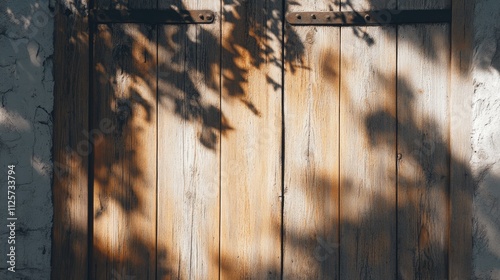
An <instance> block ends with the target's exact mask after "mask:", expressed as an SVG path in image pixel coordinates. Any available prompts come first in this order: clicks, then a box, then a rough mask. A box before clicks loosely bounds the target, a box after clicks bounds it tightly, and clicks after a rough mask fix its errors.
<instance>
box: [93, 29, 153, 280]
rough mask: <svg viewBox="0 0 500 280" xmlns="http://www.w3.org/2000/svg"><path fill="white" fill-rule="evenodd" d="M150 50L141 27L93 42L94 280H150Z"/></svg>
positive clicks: (105, 32)
mask: <svg viewBox="0 0 500 280" xmlns="http://www.w3.org/2000/svg"><path fill="white" fill-rule="evenodd" d="M156 43H157V42H156V28H155V27H153V26H146V25H139V24H112V25H99V26H98V30H97V32H96V35H95V44H94V60H93V64H94V65H93V66H94V67H95V68H94V91H93V99H94V102H95V104H94V105H93V108H94V110H93V113H94V116H93V130H92V131H94V129H97V128H98V127H99V126H102V123H103V122H107V123H108V128H107V131H108V133H107V134H104V133H101V132H100V131H98V132H96V136H95V140H94V145H95V153H94V203H93V204H94V217H93V219H94V239H93V240H94V242H93V245H94V247H93V251H94V252H93V255H94V256H93V266H92V269H93V272H92V278H93V279H116V278H118V279H122V278H123V277H134V278H141V279H154V278H155V273H156V259H155V252H156V231H155V228H156V161H157V158H156V127H157V123H156V99H157V98H156V65H157V63H156ZM103 132H105V131H103ZM99 133H100V134H99Z"/></svg>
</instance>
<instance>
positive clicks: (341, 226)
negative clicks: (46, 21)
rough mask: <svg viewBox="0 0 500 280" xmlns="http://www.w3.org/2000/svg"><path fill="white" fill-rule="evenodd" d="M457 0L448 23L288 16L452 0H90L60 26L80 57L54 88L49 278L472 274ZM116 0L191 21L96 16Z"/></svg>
mask: <svg viewBox="0 0 500 280" xmlns="http://www.w3.org/2000/svg"><path fill="white" fill-rule="evenodd" d="M458 2H460V1H456V2H455V1H453V20H452V21H451V23H450V22H447V23H439V24H434V23H428V24H409V25H408V24H400V25H396V24H383V23H382V24H377V25H375V26H365V25H358V26H342V27H340V26H327V25H292V24H290V23H286V22H285V16H286V15H287V14H291V13H295V12H303V11H311V12H319V11H336V12H361V11H371V10H380V11H382V12H383V13H386V14H387V13H389V15H391V14H390V13H393V14H392V15H396V14H397V10H398V9H399V10H421V9H443V10H445V11H448V12H449V11H450V8H451V7H452V6H451V5H452V3H451V0H439V1H424V0H421V1H412V0H398V1H394V0H380V1H367V0H349V1H342V2H341V3H336V2H333V1H327V0H324V1H313V0H297V1H283V0H268V1H198V0H168V1H152V0H148V1H104V0H99V1H94V2H93V3H92V4H93V5H94V6H93V7H94V8H95V9H96V10H95V11H92V12H93V13H97V16H96V18H92V19H91V24H90V33H89V34H88V37H86V35H87V34H86V33H85V28H84V27H82V26H80V25H77V24H76V25H75V26H76V27H75V30H70V31H67V32H69V33H70V34H71V35H68V36H67V37H64V36H62V35H59V37H57V38H56V42H58V46H64V42H65V40H68V42H66V44H67V45H69V46H70V47H68V48H67V49H64V52H61V53H62V54H61V55H59V54H58V57H57V58H58V59H59V61H60V60H62V59H64V58H66V59H69V60H74V61H76V63H75V65H87V64H85V63H88V65H87V66H86V67H90V71H83V72H82V73H81V75H82V77H77V76H72V77H71V79H68V81H67V84H62V85H60V86H59V87H56V96H57V97H58V100H63V101H65V102H63V104H65V106H59V107H58V106H56V110H57V111H58V116H67V115H68V114H69V112H71V110H74V114H75V116H72V117H71V118H69V119H66V120H65V121H64V122H62V124H60V125H57V124H56V125H55V130H56V132H57V133H56V135H57V137H56V138H57V139H56V140H57V141H56V142H55V153H56V158H57V160H58V161H60V162H63V163H64V162H66V163H67V164H68V171H67V172H66V173H64V176H62V177H58V176H56V179H55V183H54V185H55V188H54V189H55V191H54V197H55V203H56V208H57V209H58V210H60V211H61V213H66V214H64V215H63V214H57V213H56V216H55V218H54V224H55V226H54V248H53V252H54V253H53V260H54V264H56V265H54V270H53V277H54V278H56V279H57V278H63V277H69V278H71V279H457V278H458V279H461V278H460V277H461V275H467V274H470V267H469V266H468V265H467V260H468V258H469V257H470V248H469V247H468V246H469V245H470V241H468V239H467V237H468V235H467V234H468V233H467V232H468V231H469V230H470V223H469V222H467V217H469V216H468V215H469V214H470V212H468V211H469V210H468V209H469V208H468V207H470V197H468V196H467V194H468V192H469V191H470V190H469V189H468V187H469V186H470V185H469V183H470V182H469V181H468V180H470V179H469V178H467V176H468V174H469V173H470V170H469V169H468V168H467V164H466V161H465V159H466V158H467V153H466V152H465V151H466V148H467V147H466V145H464V143H466V142H464V141H463V140H464V138H466V137H467V135H466V134H464V133H462V132H460V133H459V131H460V129H459V128H458V127H457V123H459V120H461V119H463V116H464V115H463V114H457V113H456V112H457V111H459V110H458V109H457V108H464V107H458V106H457V104H460V103H461V102H460V98H461V96H462V98H463V96H464V94H463V93H460V92H459V91H458V90H457V88H459V86H458V85H460V84H461V83H463V82H464V81H466V74H464V73H465V71H464V70H463V69H462V68H460V67H463V65H466V62H464V64H461V63H460V62H461V61H462V59H464V57H465V56H460V55H457V54H456V53H457V52H458V51H457V50H458V49H459V48H460V47H459V46H461V45H460V44H461V43H463V40H464V36H463V34H462V33H461V31H460V28H458V29H457V26H462V27H463V22H464V19H463V18H462V19H455V18H457V17H459V16H460V15H463V13H464V11H463V10H460V9H459V8H458V7H462V6H460V5H458V4H457V3H458ZM462 8H463V7H462ZM123 9H128V10H129V11H140V12H143V13H145V15H150V16H151V17H154V16H152V15H153V14H155V15H157V14H156V13H157V11H159V10H169V11H173V14H178V15H181V17H179V18H178V19H177V21H179V22H181V23H183V24H177V23H175V24H174V23H172V22H170V23H168V22H163V23H162V22H157V21H158V17H155V18H156V19H155V20H150V19H148V18H147V17H146V18H145V17H142V18H141V20H127V21H119V20H116V21H113V20H110V21H107V22H103V21H99V20H101V19H99V16H98V15H99V13H98V12H99V11H108V12H109V11H115V10H123ZM187 10H197V11H200V12H199V13H197V14H190V15H189V16H188V20H187V21H190V20H192V17H193V16H194V17H197V20H198V21H200V20H201V21H206V22H204V23H206V24H186V22H182V21H183V20H184V19H185V18H184V19H180V18H183V16H182V15H183V13H184V12H185V11H187ZM201 10H203V11H201ZM206 11H211V12H210V13H205V12H206ZM389 11H392V12H389ZM148 13H149V14H148ZM115 15H118V16H119V17H122V16H123V15H124V14H123V13H121V12H120V13H116V14H115ZM309 15H310V16H312V15H313V14H309ZM60 16H61V17H62V15H60ZM190 17H191V19H189V18H190ZM59 20H60V19H59ZM161 20H162V19H161V17H159V21H161ZM461 24H462V25H461ZM83 26H85V25H83ZM452 26H455V29H452ZM79 29H81V30H80V31H81V32H78V30H79ZM57 32H59V33H61V32H62V34H63V35H66V34H65V33H64V32H66V31H64V30H62V29H60V30H58V31H57ZM461 40H462V41H461ZM79 44H81V45H79ZM73 45H77V46H78V48H74V46H73ZM85 47H87V51H88V53H85V51H82V50H83V49H85ZM75 49H76V50H79V51H78V55H75V54H74V53H73V51H74V50H75ZM461 51H462V50H461ZM82 53H84V55H83V54H82ZM460 53H461V54H465V53H466V52H465V51H463V52H460ZM85 55H87V56H85ZM82 57H83V58H82ZM88 58H90V59H88ZM65 67H66V68H64V69H68V66H65ZM83 68H85V67H83ZM84 70H85V69H84ZM87 70H88V69H87ZM58 71H60V70H58ZM59 74H61V75H62V74H63V73H61V72H59ZM87 83H88V84H89V87H90V89H86V88H85V87H80V85H81V84H84V85H86V84H87ZM68 86H69V88H68ZM85 90H87V92H85ZM73 91H74V92H75V93H73ZM82 91H83V92H84V94H86V93H89V96H88V99H86V98H82V97H81V96H80V97H79V98H80V99H81V100H80V101H81V102H75V101H73V99H72V95H73V94H77V93H78V92H80V94H81V93H82ZM67 92H69V94H67ZM76 100H79V99H76ZM82 106H83V107H85V109H86V110H83V109H82V108H81V107H82ZM76 112H79V113H78V114H77V113H76ZM453 112H455V113H453ZM70 115H71V114H70ZM72 123H73V124H74V125H75V126H74V127H72V126H71V124H72ZM75 130H78V131H77V132H75ZM80 130H81V131H82V132H81V133H80ZM66 131H68V133H66ZM454 135H459V136H456V137H455V136H454ZM460 135H461V136H460ZM82 139H83V140H82ZM65 153H68V154H65ZM82 154H85V155H84V156H82V159H78V156H81V155H82ZM87 155H88V158H86V156H87ZM75 158H77V159H78V160H75ZM56 175H57V174H56ZM87 187H88V188H87ZM56 190H57V191H58V192H57V193H56ZM87 207H88V210H89V211H82V209H86V208H87ZM61 209H69V211H66V212H64V211H62V210H61ZM75 244H77V245H75ZM82 244H83V245H82ZM76 264H78V265H76ZM465 278H467V277H465Z"/></svg>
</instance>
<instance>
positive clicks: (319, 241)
mask: <svg viewBox="0 0 500 280" xmlns="http://www.w3.org/2000/svg"><path fill="white" fill-rule="evenodd" d="M298 2H299V4H298V5H292V4H290V5H288V11H287V12H295V11H328V10H330V8H334V9H335V10H338V7H333V5H332V4H331V2H330V1H298ZM286 32H287V33H286V38H285V40H286V50H285V51H286V57H287V59H289V60H287V61H285V72H284V74H285V91H284V110H285V114H284V116H285V122H284V125H285V157H284V165H285V173H284V199H285V200H284V213H283V219H284V220H283V226H284V229H283V230H284V240H283V242H284V244H283V250H284V252H283V254H284V263H283V274H284V275H283V276H284V278H286V279H335V278H338V273H339V267H338V264H339V259H338V257H339V244H338V237H339V236H338V226H339V216H338V215H339V200H338V194H339V189H338V186H339V165H338V164H339V78H340V28H338V27H320V26H316V27H314V26H293V27H292V26H286Z"/></svg>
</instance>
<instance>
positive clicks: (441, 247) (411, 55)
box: [397, 24, 450, 279]
mask: <svg viewBox="0 0 500 280" xmlns="http://www.w3.org/2000/svg"><path fill="white" fill-rule="evenodd" d="M449 61H450V57H449V27H448V26H446V25H444V24H443V25H419V26H404V27H403V26H402V27H399V29H398V115H397V116H398V153H400V154H401V158H400V160H398V241H399V242H398V261H399V264H398V277H401V278H402V279H414V278H419V277H423V278H425V279H444V278H446V277H447V271H446V268H447V256H448V245H447V244H448V240H449V239H448V226H449V219H448V185H449V158H450V155H449V152H448V144H449V135H448V131H449V105H448V102H449V83H448V77H449V69H450V65H449Z"/></svg>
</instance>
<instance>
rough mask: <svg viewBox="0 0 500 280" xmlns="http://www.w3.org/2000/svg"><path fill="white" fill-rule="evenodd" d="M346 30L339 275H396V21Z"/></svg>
mask: <svg viewBox="0 0 500 280" xmlns="http://www.w3.org/2000/svg"><path fill="white" fill-rule="evenodd" d="M341 32H342V33H341V55H342V58H341V60H342V61H341V79H340V84H341V92H340V178H341V179H340V220H341V224H340V277H341V279H394V278H395V274H396V180H395V172H396V169H395V168H396V122H395V118H394V117H395V115H396V72H395V70H396V43H395V40H394V38H395V27H390V26H388V27H363V28H360V29H352V28H342V31H341ZM360 32H362V34H363V35H362V36H360V34H361V33H360Z"/></svg>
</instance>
